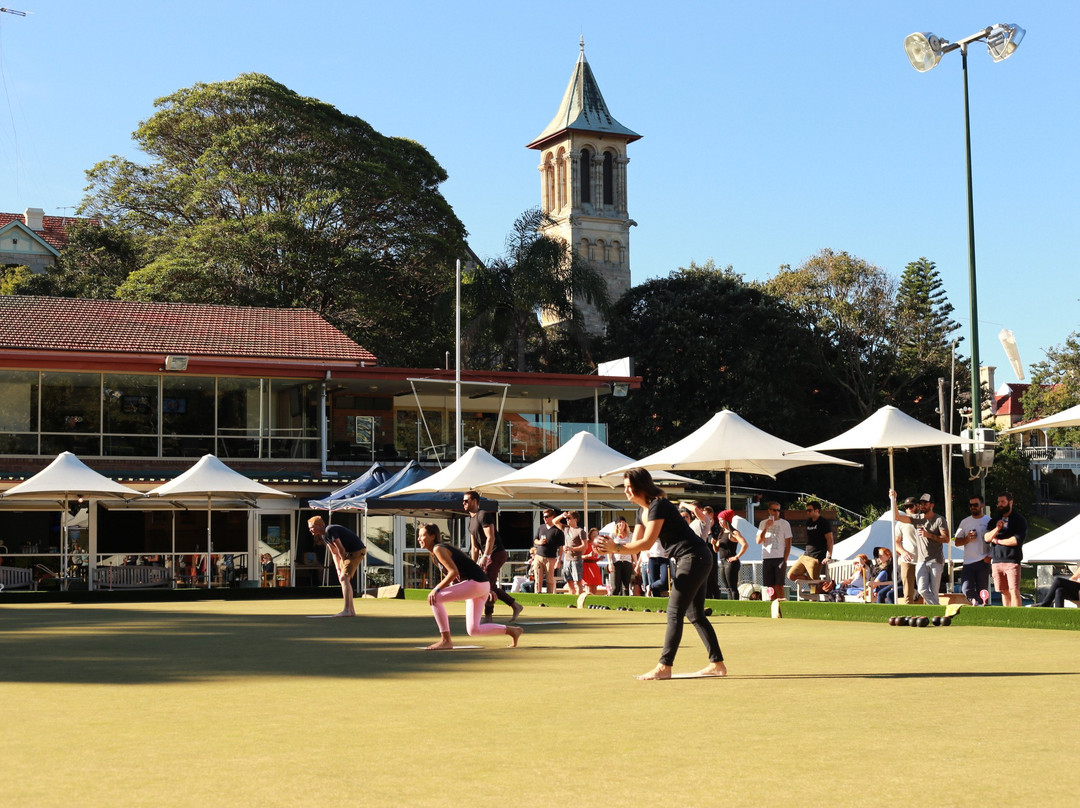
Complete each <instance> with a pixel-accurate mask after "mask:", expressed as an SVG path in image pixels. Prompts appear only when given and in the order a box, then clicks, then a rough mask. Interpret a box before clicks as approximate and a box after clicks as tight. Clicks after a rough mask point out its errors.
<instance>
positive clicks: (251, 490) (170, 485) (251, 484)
mask: <svg viewBox="0 0 1080 808" xmlns="http://www.w3.org/2000/svg"><path fill="white" fill-rule="evenodd" d="M148 495H149V496H155V497H166V498H169V499H192V498H196V497H207V496H240V497H260V496H266V497H288V496H292V495H291V494H286V493H284V492H283V491H278V490H277V489H276V488H271V487H270V486H268V485H263V484H262V483H259V482H255V480H252V479H251V478H249V477H245V476H244V475H243V474H240V473H239V472H236V471H233V470H232V469H231V468H229V467H228V466H226V465H225V464H224V463H222V462H221V461H220V460H218V459H217V458H216V457H215V456H214V455H212V454H208V455H203V456H202V457H201V458H200V459H199V462H198V463H196V464H195V465H194V466H192V467H191V468H189V469H188V470H187V471H185V472H184V473H183V474H181V475H180V476H179V477H177V478H176V479H174V480H170V481H169V482H167V483H164V484H163V485H159V486H158V487H157V488H155V489H154V490H153V491H150V492H148Z"/></svg>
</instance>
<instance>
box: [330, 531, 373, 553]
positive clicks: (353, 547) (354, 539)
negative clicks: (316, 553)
mask: <svg viewBox="0 0 1080 808" xmlns="http://www.w3.org/2000/svg"><path fill="white" fill-rule="evenodd" d="M325 535H326V541H327V542H332V541H333V540H334V539H337V540H338V541H339V542H341V546H342V547H344V548H345V555H352V554H353V553H357V552H359V551H360V550H363V549H365V548H364V542H363V540H362V539H361V538H360V537H359V536H357V535H356V534H355V533H353V532H352V531H351V530H349V529H348V528H347V527H345V526H344V525H329V526H327V528H326V534H325Z"/></svg>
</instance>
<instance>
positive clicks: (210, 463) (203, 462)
mask: <svg viewBox="0 0 1080 808" xmlns="http://www.w3.org/2000/svg"><path fill="white" fill-rule="evenodd" d="M147 496H151V497H160V498H162V499H169V500H181V501H182V500H192V499H197V500H200V501H201V500H202V499H203V498H204V497H205V499H206V573H207V576H208V578H207V580H208V581H209V575H210V556H211V554H212V552H213V550H212V548H213V536H212V535H211V531H210V512H211V506H212V501H213V498H214V497H215V496H217V497H226V498H229V499H236V498H239V499H241V500H243V501H244V502H246V503H247V504H248V505H249V506H254V505H255V504H256V500H257V498H258V497H291V496H292V495H291V494H286V493H285V492H283V491H278V490H277V489H276V488H271V487H270V486H268V485H263V484H262V483H259V482H255V480H252V479H251V478H250V477H245V476H244V475H243V474H240V473H239V472H236V471H233V470H232V469H231V468H229V467H228V466H226V465H225V464H224V463H222V462H221V461H220V460H218V459H217V458H216V457H215V456H214V455H212V454H208V455H203V456H202V457H201V458H200V459H199V462H198V463H196V464H195V465H194V466H192V467H191V468H189V469H188V470H187V471H185V472H184V473H183V474H181V475H180V476H179V477H176V478H175V479H173V480H170V481H169V482H167V483H164V484H162V485H159V486H158V487H157V488H155V489H153V490H152V491H149V492H147Z"/></svg>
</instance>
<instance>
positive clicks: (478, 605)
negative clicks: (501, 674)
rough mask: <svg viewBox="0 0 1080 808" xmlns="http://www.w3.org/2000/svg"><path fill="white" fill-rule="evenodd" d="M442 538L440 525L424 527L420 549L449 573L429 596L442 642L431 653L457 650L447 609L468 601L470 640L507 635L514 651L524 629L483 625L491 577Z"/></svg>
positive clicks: (421, 532)
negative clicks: (476, 637) (476, 636)
mask: <svg viewBox="0 0 1080 808" xmlns="http://www.w3.org/2000/svg"><path fill="white" fill-rule="evenodd" d="M440 538H441V537H440V535H439V526H438V525H421V526H420V535H419V541H420V546H421V547H423V548H424V549H425V550H427V551H428V552H429V553H431V555H432V557H433V558H434V559H435V560H436V561H437V562H438V563H439V566H440V567H442V568H443V570H444V571H445V572H446V575H444V576H443V579H442V580H441V581H439V583H437V584H436V585H435V588H434V589H432V590H431V593H430V594H429V595H428V603H430V604H431V613H432V614H434V615H435V624H436V625H437V626H438V627H439V635H440V637H439V641H438V642H437V643H434V644H432V645H429V646H428V650H429V651H442V650H446V649H450V648H453V647H454V642H453V640H451V639H450V618H449V617H448V616H447V614H446V607H445V606H443V604H444V603H447V602H449V601H453V600H463V601H465V627H466V629H468V632H469V636H474V635H477V634H506V635H507V636H509V637H510V647H511V648H513V647H515V646H516V645H517V644H518V638H519V637H520V636H521V635H522V633H523V632H524V631H525V630H524V629H523V628H521V627H520V626H500V625H498V624H497V623H481V622H480V616H481V615H482V614H483V613H484V602H485V601H486V600H487V599H488V597H489V596H490V595H491V582H490V581H488V577H487V573H485V572H484V571H483V570H482V569H480V567H478V566H477V565H476V562H474V561H473V560H472V559H471V558H469V557H468V556H467V555H465V553H463V552H461V550H459V549H458V548H457V547H453V546H452V545H449V544H443V543H442V542H441V541H440ZM455 582H456V583H455Z"/></svg>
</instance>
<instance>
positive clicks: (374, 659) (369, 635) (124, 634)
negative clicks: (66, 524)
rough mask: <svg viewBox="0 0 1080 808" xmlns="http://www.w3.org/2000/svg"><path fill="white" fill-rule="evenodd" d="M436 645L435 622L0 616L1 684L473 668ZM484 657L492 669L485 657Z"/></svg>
mask: <svg viewBox="0 0 1080 808" xmlns="http://www.w3.org/2000/svg"><path fill="white" fill-rule="evenodd" d="M451 627H452V629H453V631H454V638H455V641H457V642H458V643H460V644H465V643H466V641H468V642H469V643H474V642H475V644H483V646H484V649H485V650H486V651H489V652H490V653H495V652H500V653H502V652H505V653H507V654H515V653H520V650H519V649H509V648H505V647H504V643H505V638H504V637H503V636H501V635H500V636H495V635H492V636H482V637H477V638H467V635H466V633H465V631H464V626H463V625H462V623H461V621H460V619H456V618H455V619H452V621H451ZM553 628H554V629H556V630H558V627H553ZM543 633H544V627H543V626H537V627H536V628H533V629H528V630H527V634H526V638H528V637H529V636H536V637H537V638H539V637H541V636H543ZM437 637H438V632H437V631H436V629H435V624H434V621H433V620H432V619H431V617H430V616H411V615H401V616H398V615H386V614H380V615H377V616H361V617H356V618H341V619H328V620H311V619H308V617H307V616H306V615H258V614H255V615H252V614H244V615H236V616H233V615H228V614H224V615H223V614H217V613H213V614H205V613H196V612H190V611H177V610H172V609H170V610H169V611H147V610H127V609H109V610H108V611H102V610H100V609H81V608H78V607H74V608H72V607H65V608H63V609H58V610H32V611H31V610H27V611H23V610H18V611H11V612H8V611H3V610H0V682H8V683H14V682H21V683H41V684H49V683H51V684H130V685H137V684H155V683H166V682H199V681H204V680H211V679H219V678H242V677H247V676H251V677H261V676H268V677H270V676H297V677H303V676H311V677H339V678H356V679H365V678H369V679H373V678H382V677H396V676H400V675H405V674H410V673H413V672H417V671H422V672H438V671H439V670H440V669H442V668H451V669H453V668H457V667H459V666H461V665H468V664H471V663H469V662H467V661H466V660H465V658H464V656H463V655H453V654H433V653H422V652H418V651H417V646H426V645H428V644H429V643H431V642H432V640H433V639H435V638H437ZM523 645H526V643H525V642H523ZM474 656H475V655H474ZM481 656H482V658H486V659H489V660H490V657H489V655H488V654H487V653H484V654H482V655H481ZM482 664H489V663H482Z"/></svg>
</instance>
